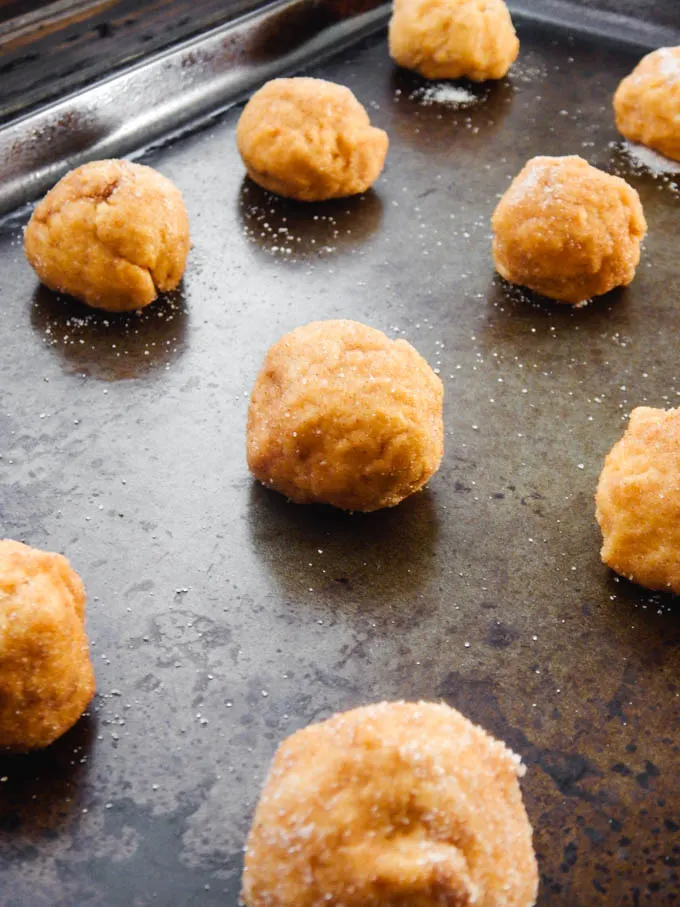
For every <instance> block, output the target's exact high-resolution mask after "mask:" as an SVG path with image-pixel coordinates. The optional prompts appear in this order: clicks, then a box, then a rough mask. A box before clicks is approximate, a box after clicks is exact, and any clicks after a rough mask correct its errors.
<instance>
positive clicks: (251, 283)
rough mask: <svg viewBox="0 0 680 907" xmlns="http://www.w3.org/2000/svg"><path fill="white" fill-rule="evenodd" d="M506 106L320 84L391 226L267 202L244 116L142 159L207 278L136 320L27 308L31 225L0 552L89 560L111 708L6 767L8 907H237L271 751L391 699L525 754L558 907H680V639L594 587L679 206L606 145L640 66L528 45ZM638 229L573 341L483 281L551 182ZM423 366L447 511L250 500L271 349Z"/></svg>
mask: <svg viewBox="0 0 680 907" xmlns="http://www.w3.org/2000/svg"><path fill="white" fill-rule="evenodd" d="M519 34H520V38H521V41H522V51H521V57H520V60H519V61H518V64H517V65H516V66H515V67H514V68H513V70H512V74H511V76H510V78H509V79H506V80H504V81H502V82H500V83H499V84H497V85H493V86H489V87H484V88H479V87H471V90H472V91H474V92H475V94H477V95H478V97H479V100H478V102H477V103H476V104H475V105H473V106H471V107H470V108H468V109H464V110H452V109H450V108H447V107H445V106H439V105H437V104H430V105H428V104H427V103H423V97H422V96H421V92H422V89H423V88H424V83H423V82H421V81H420V80H419V79H417V78H416V77H413V76H410V75H407V74H405V73H401V72H398V71H396V70H395V69H394V67H393V66H392V64H391V63H390V61H389V59H388V56H387V51H386V45H385V40H384V36H383V35H377V36H374V37H372V38H370V39H367V40H364V41H363V42H362V43H361V44H360V45H357V46H356V47H353V48H351V49H349V50H346V51H344V52H343V53H342V54H340V55H339V56H338V57H336V58H334V59H332V60H331V61H330V62H327V63H324V64H323V65H321V66H319V67H316V68H315V67H311V68H310V69H309V72H310V73H311V74H313V75H317V76H322V77H324V78H329V79H333V80H337V81H340V82H343V83H345V84H347V85H349V87H350V88H352V90H353V91H355V93H356V94H357V95H358V97H359V98H360V99H361V100H362V101H363V102H364V103H365V104H367V105H368V108H369V110H370V113H371V117H372V119H373V121H374V122H375V123H376V125H378V126H381V127H383V128H386V129H387V130H388V132H389V133H390V138H391V147H390V153H389V157H388V166H387V169H386V172H385V174H384V176H383V178H382V179H381V180H380V181H379V183H378V184H377V185H376V187H375V191H374V192H371V193H369V194H367V195H366V196H365V197H364V198H360V199H354V200H351V201H341V202H337V203H329V204H327V205H320V206H314V208H311V207H310V208H307V207H301V206H298V205H294V204H292V203H289V202H284V201H282V200H278V199H273V198H272V197H271V196H268V195H267V194H266V193H263V192H261V191H260V190H259V189H258V188H257V187H255V186H253V185H252V184H249V183H247V182H246V181H244V178H243V168H242V166H241V163H240V161H239V159H238V155H237V152H236V149H235V143H234V130H235V124H236V121H237V118H238V115H239V110H238V109H235V110H232V111H230V112H228V113H226V114H225V115H224V116H223V117H222V118H221V119H220V120H219V121H218V122H215V123H212V124H211V125H210V126H208V127H207V128H205V129H203V130H201V131H199V132H197V133H195V134H192V135H188V136H185V137H183V138H180V139H178V140H176V141H174V142H173V143H172V144H170V145H169V146H166V147H162V148H157V149H156V150H153V151H151V152H149V153H148V154H146V155H145V156H144V157H143V160H144V162H145V163H148V164H151V165H152V166H155V167H157V168H158V169H160V170H161V171H162V172H163V173H165V174H166V175H167V176H169V177H170V178H171V179H173V180H174V181H175V182H176V183H177V185H178V186H179V187H180V188H181V190H182V192H183V193H184V195H185V198H186V201H187V205H188V207H189V212H190V216H191V223H192V233H193V241H194V248H193V251H192V253H191V258H190V264H189V268H188V271H187V274H186V276H185V279H184V283H183V285H182V287H181V289H180V291H179V292H178V293H177V294H175V296H174V297H173V298H172V299H171V300H169V301H167V302H165V303H161V304H159V305H154V306H152V307H151V308H150V309H147V310H146V311H145V313H144V314H143V315H142V316H141V318H135V317H125V318H112V317H111V316H106V315H103V314H102V315H100V314H94V313H90V312H89V311H87V310H85V309H84V308H82V307H80V306H77V305H76V304H71V303H68V302H64V301H63V300H58V299H56V298H55V296H54V295H53V294H52V293H50V292H49V291H47V290H46V289H44V288H39V287H38V286H37V284H36V281H35V279H34V276H33V274H32V272H31V271H30V269H29V268H28V266H27V265H26V263H25V261H24V259H23V254H22V251H21V230H22V226H23V224H24V223H25V221H26V219H27V216H28V213H27V212H19V213H17V214H16V215H14V216H13V217H11V218H10V219H9V220H7V221H5V222H4V224H3V225H2V226H1V227H0V261H1V262H2V268H1V269H0V287H1V288H2V298H3V318H2V326H3V328H2V330H3V337H4V341H3V348H2V354H1V356H0V382H1V384H0V388H1V395H2V396H1V405H0V455H1V458H0V481H1V482H2V495H1V497H0V519H1V520H2V534H3V535H6V536H10V537H14V538H18V539H24V540H27V541H29V542H30V543H32V544H34V545H36V546H39V547H45V548H49V549H56V550H62V551H64V552H66V553H67V554H68V556H69V558H70V559H71V561H72V563H73V564H74V566H75V567H76V568H77V569H78V570H79V572H80V573H81V575H82V577H83V579H84V581H85V584H86V587H87V590H88V593H89V605H88V608H89V610H88V630H89V634H90V638H91V641H92V646H93V649H92V654H93V659H94V662H95V669H96V672H97V678H98V688H99V692H98V694H97V697H96V699H95V702H94V707H93V709H92V711H91V714H90V716H89V717H88V718H86V719H84V720H82V721H81V722H80V723H79V725H78V726H77V727H76V728H75V729H74V730H73V731H72V732H70V733H69V734H68V735H67V736H66V737H64V738H63V739H62V740H61V741H59V742H58V743H57V744H55V745H54V746H53V747H52V748H50V749H49V750H48V751H46V752H44V753H40V754H35V755H32V756H29V757H25V758H21V759H11V760H10V759H2V760H0V902H1V903H2V904H3V905H26V904H31V905H35V907H39V905H43V904H44V905H47V904H49V905H57V904H64V905H66V904H68V905H71V904H101V905H146V904H177V905H185V904H192V905H193V904H196V905H199V904H200V905H210V904H220V905H224V904H236V903H237V899H238V890H239V881H240V880H239V876H240V870H241V848H242V845H243V841H244V838H245V835H246V833H247V830H248V826H249V821H250V816H251V814H252V810H253V808H254V805H255V803H256V800H257V797H258V794H259V790H260V785H261V783H262V781H263V778H264V776H265V773H266V769H267V765H268V761H269V759H270V758H271V756H272V754H273V752H274V749H275V747H276V745H277V743H278V742H279V741H280V740H281V739H282V738H283V737H285V736H286V735H288V734H289V733H291V732H292V731H293V730H295V729H296V728H298V727H301V726H303V725H306V724H308V723H309V722H311V721H316V720H320V719H322V718H324V717H326V716H328V715H329V714H330V713H331V712H333V711H335V710H339V709H347V708H351V707H353V706H356V705H359V704H361V703H366V702H370V701H376V700H380V699H395V698H408V699H413V698H420V697H422V698H425V699H444V700H445V701H447V702H449V703H450V704H452V705H454V706H456V707H457V708H460V709H461V710H462V711H464V712H465V714H467V715H468V716H469V717H470V718H472V719H473V720H474V721H476V722H478V723H480V724H482V725H484V726H485V727H486V728H488V729H489V730H490V731H491V732H493V733H494V734H496V735H497V736H499V737H502V738H503V739H504V740H506V741H507V742H508V743H509V745H510V746H511V747H512V748H513V749H515V750H516V751H517V752H519V753H520V754H521V755H522V757H523V758H524V760H525V762H526V763H527V765H528V767H529V772H528V775H527V777H526V779H525V780H524V782H523V790H524V794H525V800H526V803H527V807H528V810H529V814H530V816H531V819H532V822H533V824H534V827H535V843H536V849H537V853H538V858H539V862H540V868H541V873H542V884H541V894H540V900H539V904H541V905H543V907H545V905H551V907H556V905H564V907H574V905H591V904H617V905H619V904H620V905H642V904H654V905H666V904H669V905H670V904H674V903H676V902H677V898H678V878H677V860H678V846H679V845H678V824H677V823H678V815H679V813H680V809H679V806H680V802H679V800H680V798H679V795H678V787H677V769H678V748H677V731H678V727H677V725H678V680H677V678H678V667H679V661H680V658H679V650H678V642H679V640H680V636H679V633H678V609H677V606H675V605H674V602H673V600H672V599H670V598H668V597H666V596H662V595H652V594H649V593H646V592H645V591H644V590H641V589H639V588H636V587H635V586H633V585H630V584H628V583H626V582H625V581H623V580H618V579H617V578H616V577H614V576H613V575H612V574H611V573H610V572H609V571H608V570H607V569H606V568H604V567H603V566H602V565H601V563H600V561H599V556H598V548H599V542H600V538H599V532H598V529H597V526H596V523H595V521H594V515H593V511H594V506H593V492H594V488H595V483H596V480H597V475H598V473H599V470H600V468H601V464H602V461H603V458H604V455H605V453H606V452H607V450H608V449H609V448H610V446H611V445H612V443H613V442H614V441H615V440H616V439H617V438H618V437H619V435H620V434H621V432H622V430H623V427H624V425H625V418H626V415H627V413H628V412H629V411H630V409H631V408H632V407H633V406H635V405H638V404H642V403H647V404H650V405H654V406H670V405H674V404H675V403H676V401H677V400H678V397H680V367H678V365H677V356H676V342H675V340H676V337H677V335H678V329H679V327H680V314H679V313H678V309H677V300H678V298H679V296H680V279H679V278H678V275H677V270H676V259H677V242H678V240H677V224H678V210H679V208H678V206H679V205H680V195H679V192H680V181H679V180H678V179H677V177H669V176H653V175H651V174H649V173H647V172H645V171H644V170H642V169H641V168H640V167H639V166H637V165H635V164H634V162H632V161H631V160H630V159H629V158H628V157H627V155H626V154H625V153H624V152H622V151H621V150H620V148H619V147H618V145H617V142H618V137H617V134H616V132H615V129H614V127H613V123H612V116H611V112H610V101H611V95H612V93H613V90H614V88H615V87H616V84H617V82H618V80H619V79H620V78H621V77H622V76H623V75H624V74H626V73H627V72H628V71H629V70H630V69H631V68H632V66H633V65H634V63H635V62H636V60H637V57H638V53H639V52H638V50H636V49H631V48H627V47H626V46H624V45H617V44H615V43H614V42H611V43H609V44H604V43H603V42H602V41H601V40H599V39H598V40H594V39H589V38H588V37H587V36H584V35H580V36H577V35H576V34H570V33H569V32H568V31H566V30H563V29H562V30H557V29H555V28H554V27H550V26H549V25H546V24H532V22H531V21H528V20H522V21H520V22H519ZM567 152H574V153H580V154H582V155H584V156H585V157H586V158H587V159H588V160H590V161H591V163H593V164H595V165H597V166H600V167H603V168H604V169H607V170H610V171H612V172H616V173H618V174H620V175H622V176H625V177H626V178H628V179H629V180H630V182H631V183H632V184H633V185H634V186H635V187H636V188H637V189H638V191H639V192H640V194H641V196H642V200H643V204H644V205H645V211H646V215H647V219H648V221H649V227H650V232H649V237H648V239H647V241H646V244H645V250H644V255H643V260H642V264H641V267H640V269H639V272H638V276H637V278H636V280H635V283H634V284H633V285H632V286H631V287H630V288H629V289H627V290H625V291H616V292H614V293H612V294H610V295H608V296H607V297H604V298H603V299H601V300H598V301H597V302H595V303H594V304H592V305H590V306H588V307H586V308H584V309H581V310H576V311H574V310H571V309H569V308H567V307H559V306H548V305H544V304H537V303H536V302H535V300H531V299H528V298H526V297H524V295H523V294H522V293H519V292H516V291H512V292H510V291H509V290H508V288H507V287H505V286H504V285H503V284H502V283H501V282H500V281H499V279H498V278H497V277H496V276H494V272H493V266H492V262H491V256H490V229H489V218H490V215H491V213H492V211H493V208H494V206H495V204H496V201H497V199H498V197H499V195H500V194H501V193H502V192H503V191H504V189H505V188H506V186H507V185H508V182H509V180H510V179H511V178H512V176H514V175H515V173H516V172H517V171H518V170H519V169H520V167H521V166H522V164H523V163H524V161H525V160H526V159H527V158H528V157H530V156H532V155H533V154H536V153H542V154H562V153H567ZM336 317H346V318H356V319H358V320H361V321H364V322H366V323H368V324H371V325H373V326H375V327H378V328H381V329H383V330H385V331H386V332H387V333H388V334H390V335H391V336H405V337H407V338H408V339H409V340H410V341H411V342H412V343H413V344H414V345H415V346H416V347H417V348H418V350H419V351H420V352H421V353H423V355H425V356H426V358H427V359H428V360H429V361H430V363H431V364H432V365H433V366H434V367H435V368H437V369H438V370H439V372H440V374H441V377H442V379H443V381H444V384H445V388H446V414H445V422H446V456H445V459H444V462H443V464H442V468H441V469H440V471H439V472H438V474H437V475H436V476H435V478H434V479H433V480H432V482H431V483H430V486H429V488H428V490H427V491H425V492H424V493H422V494H420V495H417V496H415V497H414V498H412V499H410V500H408V501H406V502H405V503H404V504H402V505H401V506H399V507H398V508H396V509H394V510H390V511H384V512H379V513H375V514H371V515H363V516H361V515H355V516H351V515H346V514H342V513H336V512H334V511H332V510H330V509H325V508H314V507H299V506H295V505H292V504H288V503H286V501H285V500H284V499H283V498H282V497H280V496H278V495H276V494H273V493H270V492H268V491H266V490H265V489H263V488H261V487H259V486H257V485H255V484H254V483H253V482H252V481H251V480H250V478H249V476H248V473H247V469H246V465H245V453H244V431H245V417H246V409H247V398H248V394H249V391H250V387H251V385H252V382H253V380H254V377H255V375H256V373H257V370H258V368H259V365H260V363H261V361H262V358H263V356H264V353H265V351H266V349H267V347H268V346H269V345H270V344H271V343H272V342H274V341H275V340H276V339H278V337H279V336H280V335H281V334H282V333H284V332H285V331H287V330H290V329H291V328H293V327H295V326H296V325H299V324H303V323H305V322H307V321H310V320H312V319H316V318H336Z"/></svg>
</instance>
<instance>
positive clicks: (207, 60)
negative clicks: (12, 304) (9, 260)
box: [0, 0, 680, 215]
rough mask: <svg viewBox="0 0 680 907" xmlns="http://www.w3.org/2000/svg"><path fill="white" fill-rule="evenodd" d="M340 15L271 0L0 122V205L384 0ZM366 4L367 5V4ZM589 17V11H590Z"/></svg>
mask: <svg viewBox="0 0 680 907" xmlns="http://www.w3.org/2000/svg"><path fill="white" fill-rule="evenodd" d="M371 2H372V0H369V2H368V4H366V3H364V4H363V6H362V7H361V11H358V12H356V13H354V14H351V13H350V15H347V13H346V12H344V11H343V10H340V9H334V8H333V4H331V3H318V2H315V0H276V2H274V3H272V4H270V5H268V6H266V7H264V8H261V9H258V10H255V11H254V12H251V13H249V14H247V15H245V16H243V17H241V18H240V19H237V20H235V21H233V22H230V23H228V24H226V25H224V26H220V27H219V28H216V29H213V30H211V31H209V32H207V33H205V34H203V35H201V36H200V37H198V38H195V39H192V40H190V41H187V42H185V43H183V44H181V45H179V46H177V47H175V48H172V49H171V50H169V51H165V52H163V53H161V54H158V55H156V56H154V57H152V58H150V59H149V60H147V61H145V62H143V63H141V64H137V65H135V66H134V67H131V68H130V69H128V70H125V71H123V72H121V73H117V74H116V75H113V76H111V77H110V78H108V79H105V80H103V81H101V82H98V83H97V84H95V85H93V86H92V87H91V88H88V89H86V90H85V91H81V92H78V93H76V94H73V95H69V96H67V97H66V98H64V99H62V100H60V101H58V102H57V103H55V104H51V105H50V106H48V107H44V108H42V109H40V110H38V111H36V112H34V113H31V114H29V115H27V116H25V117H22V118H21V119H18V120H16V121H15V122H13V123H10V124H9V125H8V126H5V127H4V128H3V129H0V215H2V214H6V213H8V212H10V211H12V210H13V209H15V208H17V207H19V206H20V205H23V204H25V203H26V202H30V201H32V200H34V199H35V198H37V197H38V196H39V195H40V194H41V193H43V192H44V191H45V190H46V189H48V188H49V187H50V186H51V185H53V184H54V183H55V182H56V181H57V180H58V179H59V178H60V177H61V176H63V174H64V173H66V172H67V171H68V170H69V169H70V168H72V167H75V166H77V165H78V164H81V163H84V162H85V161H87V160H91V159H94V158H105V157H121V156H125V155H130V154H132V153H133V152H135V151H140V150H141V149H143V148H145V146H148V145H149V144H151V143H153V142H157V141H159V140H161V139H163V138H172V137H173V136H175V135H176V134H177V132H178V131H181V130H183V129H186V128H187V127H188V126H190V125H191V126H194V125H198V124H200V123H201V122H202V121H203V120H205V119H206V118H210V117H213V116H217V115H219V114H220V113H221V112H223V111H224V110H225V109H227V108H228V107H230V106H232V105H233V104H235V103H237V102H238V101H239V100H241V99H242V98H243V97H244V96H245V95H246V94H247V93H248V92H250V91H251V90H252V89H253V88H254V87H255V86H257V85H259V84H261V83H262V82H264V81H265V80H266V79H268V78H272V77H273V76H276V75H280V74H282V73H285V72H291V71H293V70H295V69H296V68H300V67H301V66H304V65H305V63H307V62H309V61H310V60H315V61H318V60H320V59H322V58H323V57H324V56H325V55H328V54H331V53H337V52H338V51H339V50H341V49H342V48H343V47H344V46H346V45H348V44H350V43H353V42H356V41H357V40H359V39H360V38H361V37H363V36H365V35H369V34H371V33H372V32H375V31H376V30H378V29H380V28H383V27H384V25H385V23H386V22H387V19H388V16H389V13H390V5H389V4H383V3H380V0H375V5H374V6H372V7H371ZM367 6H368V7H369V8H368V9H366V7H367ZM510 7H511V9H512V12H513V13H514V14H516V15H518V16H526V17H528V18H530V19H533V20H536V21H545V22H551V23H553V24H554V23H555V22H558V23H559V24H562V25H566V26H568V27H569V28H572V29H573V30H574V31H588V32H591V33H592V32H593V31H597V32H598V33H599V34H602V35H603V36H607V37H613V38H615V39H616V40H618V41H622V40H623V41H627V42H628V43H633V44H638V45H639V46H640V47H641V48H650V47H655V46H659V45H660V44H664V43H673V42H675V43H680V29H679V30H669V29H667V28H663V27H661V26H658V25H654V24H652V23H643V22H640V21H639V20H631V19H628V18H626V17H624V16H619V15H617V14H608V15H603V13H602V11H601V10H598V11H595V10H593V11H591V10H589V9H588V8H583V7H579V8H578V9H576V8H575V7H574V6H573V5H572V4H570V3H568V2H565V0H522V2H516V3H510ZM591 20H592V21H591Z"/></svg>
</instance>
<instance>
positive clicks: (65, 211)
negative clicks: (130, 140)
mask: <svg viewBox="0 0 680 907" xmlns="http://www.w3.org/2000/svg"><path fill="white" fill-rule="evenodd" d="M24 249H25V252H26V257H27V258H28V261H29V263H30V265H31V267H32V268H33V270H34V271H35V272H36V274H37V275H38V277H39V278H40V280H41V281H42V282H43V283H44V284H46V286H48V287H50V289H52V290H56V291H58V292H60V293H68V294H69V295H71V296H75V297H76V299H80V300H81V301H82V302H86V303H87V304H88V305H91V306H94V307H95V308H98V309H107V310H109V311H111V312H124V311H129V310H134V309H141V308H143V307H144V306H146V305H148V304H149V303H150V302H153V301H154V299H156V297H157V296H158V294H159V293H165V292H167V291H168V290H173V289H174V288H175V287H176V286H177V285H178V284H179V282H180V280H181V279H182V275H183V274H184V267H185V265H186V260H187V255H188V253H189V219H188V216H187V211H186V208H185V207H184V202H183V200H182V196H181V194H180V191H179V189H177V188H176V186H174V185H173V184H172V183H171V182H170V180H169V179H166V177H164V176H161V174H160V173H157V172H156V171H155V170H152V168H151V167H144V166H142V165H141V164H131V163H129V162H128V161H116V160H111V161H92V162H91V163H89V164H84V165H83V166H82V167H78V168H77V169H76V170H72V171H71V172H70V173H67V174H66V176H65V177H63V179H61V180H59V182H58V183H57V185H56V186H55V187H54V188H53V189H52V190H50V192H48V193H47V195H46V196H45V198H44V199H43V200H42V201H41V202H40V204H39V205H38V206H37V208H36V209H35V211H34V212H33V216H32V217H31V219H30V221H29V223H28V226H27V227H26V233H25V235H24Z"/></svg>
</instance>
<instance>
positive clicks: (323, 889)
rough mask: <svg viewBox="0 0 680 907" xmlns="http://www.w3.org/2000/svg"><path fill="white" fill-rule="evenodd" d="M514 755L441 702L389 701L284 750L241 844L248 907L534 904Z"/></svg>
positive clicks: (314, 730)
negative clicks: (244, 842) (243, 847)
mask: <svg viewBox="0 0 680 907" xmlns="http://www.w3.org/2000/svg"><path fill="white" fill-rule="evenodd" d="M522 774H523V766H522V764H521V762H520V760H519V758H518V757H517V756H515V755H514V753H512V752H510V750H508V749H507V748H506V747H505V745H504V744H503V743H501V742H499V741H498V740H495V739H494V738H493V737H491V736H490V735H489V734H487V733H486V731H484V730H482V728H480V727H476V726H475V725H474V724H472V723H471V722H470V721H468V719H467V718H465V717H464V716H463V715H461V714H460V713H459V712H456V711H455V710H454V709H451V708H449V707H448V706H446V705H435V704H433V703H426V702H420V703H406V702H392V703H389V702H384V703H381V704H379V705H373V706H367V707H365V708H360V709H355V710H354V711H352V712H346V713H344V714H339V715H335V716H334V717H333V718H331V719H330V720H329V721H324V722H322V723H321V724H314V725H311V726H310V727H307V728H305V729H304V730H302V731H298V732H297V733H295V734H293V735H292V737H289V738H288V739H287V740H285V741H284V742H283V743H282V744H281V746H280V747H279V749H278V752H277V754H276V756H275V758H274V762H273V765H272V767H271V770H270V772H269V777H268V779H267V782H266V784H265V788H264V791H263V793H262V796H261V798H260V802H259V804H258V807H257V810H256V812H255V818H254V821H253V826H252V829H251V832H250V836H249V838H248V842H247V845H246V852H245V853H246V855H245V871H244V876H243V898H244V900H245V903H246V905H247V907H273V905H276V907H319V905H321V904H337V905H340V904H341V905H342V907H406V905H408V907H441V905H451V907H453V905H460V907H464V905H472V904H475V905H477V907H530V905H532V904H534V903H535V900H536V891H537V887H538V873H537V866H536V858H535V855H534V849H533V844H532V833H531V826H530V824H529V819H528V818H527V814H526V810H525V809H524V804H523V802H522V794H521V791H520V787H519V783H518V781H517V778H518V776H519V775H522Z"/></svg>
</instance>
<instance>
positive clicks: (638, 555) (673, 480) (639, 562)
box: [595, 406, 680, 594]
mask: <svg viewBox="0 0 680 907" xmlns="http://www.w3.org/2000/svg"><path fill="white" fill-rule="evenodd" d="M595 503H596V508H597V509H596V516H597V521H598V523H599V524H600V529H601V530H602V539H603V545H602V551H601V554H602V560H603V561H604V563H605V564H607V565H608V566H609V567H611V568H612V570H615V571H616V572H617V573H620V574H621V575H622V576H625V577H627V578H628V579H630V580H632V581H633V582H635V583H640V585H642V586H647V587H648V588H649V589H662V590H666V591H668V590H670V591H672V592H675V593H676V594H677V593H680V409H671V410H663V409H652V408H650V407H648V406H640V407H638V408H637V409H634V410H633V412H632V413H631V416H630V422H629V423H628V428H627V430H626V433H625V434H624V436H623V437H622V438H621V439H620V440H619V441H617V442H616V444H615V445H614V446H613V448H612V449H611V451H610V452H609V454H608V455H607V458H606V460H605V463H604V468H603V470H602V472H601V474H600V481H599V483H598V486H597V493H596V495H595Z"/></svg>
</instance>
